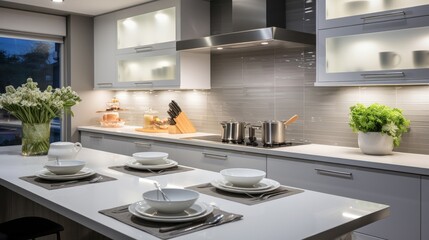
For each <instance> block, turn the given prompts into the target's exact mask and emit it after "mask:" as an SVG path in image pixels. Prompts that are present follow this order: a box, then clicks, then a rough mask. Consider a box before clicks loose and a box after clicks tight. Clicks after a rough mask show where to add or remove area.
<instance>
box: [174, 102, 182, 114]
mask: <svg viewBox="0 0 429 240" xmlns="http://www.w3.org/2000/svg"><path fill="white" fill-rule="evenodd" d="M171 103H172V104H173V105H174V107H175V108H177V110H179V113H180V112H182V109H181V108H180V107H179V104H177V102H176V101H174V100H171Z"/></svg>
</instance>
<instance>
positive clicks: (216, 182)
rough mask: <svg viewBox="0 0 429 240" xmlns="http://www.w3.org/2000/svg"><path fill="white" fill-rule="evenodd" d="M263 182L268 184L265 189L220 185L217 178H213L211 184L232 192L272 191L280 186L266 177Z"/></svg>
mask: <svg viewBox="0 0 429 240" xmlns="http://www.w3.org/2000/svg"><path fill="white" fill-rule="evenodd" d="M264 182H265V183H266V184H268V185H270V187H269V188H266V189H259V190H253V189H252V190H251V189H245V190H242V189H236V188H230V187H224V186H222V185H220V184H219V180H214V181H212V182H211V184H212V185H213V187H215V188H217V189H220V190H223V191H227V192H233V193H264V192H269V191H272V190H274V189H276V188H278V187H280V183H279V182H277V181H274V180H271V179H268V178H265V179H264Z"/></svg>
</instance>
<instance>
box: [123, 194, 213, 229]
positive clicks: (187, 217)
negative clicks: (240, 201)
mask: <svg viewBox="0 0 429 240" xmlns="http://www.w3.org/2000/svg"><path fill="white" fill-rule="evenodd" d="M128 210H129V211H130V213H131V214H133V215H134V216H136V217H138V218H141V219H145V220H149V221H154V222H172V223H178V222H189V221H194V220H197V219H200V218H203V217H206V216H207V215H209V214H210V213H212V212H213V206H211V205H210V204H207V203H204V202H198V201H197V202H195V203H194V204H193V205H192V206H191V207H190V208H188V209H186V210H185V211H183V212H179V213H161V212H158V211H157V210H156V209H154V208H152V207H150V206H149V205H148V204H147V203H146V202H145V201H144V200H142V201H138V202H136V203H133V204H131V205H130V206H129V207H128Z"/></svg>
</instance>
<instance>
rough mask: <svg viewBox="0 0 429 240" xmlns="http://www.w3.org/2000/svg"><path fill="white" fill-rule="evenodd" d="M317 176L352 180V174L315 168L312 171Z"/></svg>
mask: <svg viewBox="0 0 429 240" xmlns="http://www.w3.org/2000/svg"><path fill="white" fill-rule="evenodd" d="M314 170H316V172H317V173H318V174H322V175H328V176H334V177H342V178H349V179H352V178H353V174H352V173H350V172H341V171H335V170H328V169H321V168H316V169H314Z"/></svg>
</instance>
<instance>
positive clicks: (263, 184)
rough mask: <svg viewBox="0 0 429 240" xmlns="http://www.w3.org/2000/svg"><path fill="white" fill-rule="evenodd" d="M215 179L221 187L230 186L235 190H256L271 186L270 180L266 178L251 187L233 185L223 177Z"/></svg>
mask: <svg viewBox="0 0 429 240" xmlns="http://www.w3.org/2000/svg"><path fill="white" fill-rule="evenodd" d="M216 181H217V183H218V184H219V185H220V186H222V187H226V188H232V189H237V190H244V191H258V190H264V189H268V188H271V187H272V182H271V181H270V180H269V179H266V178H264V179H262V180H261V181H260V182H259V183H257V184H255V185H253V186H252V187H237V186H234V185H233V184H232V183H230V182H228V181H226V180H225V179H219V180H216Z"/></svg>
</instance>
